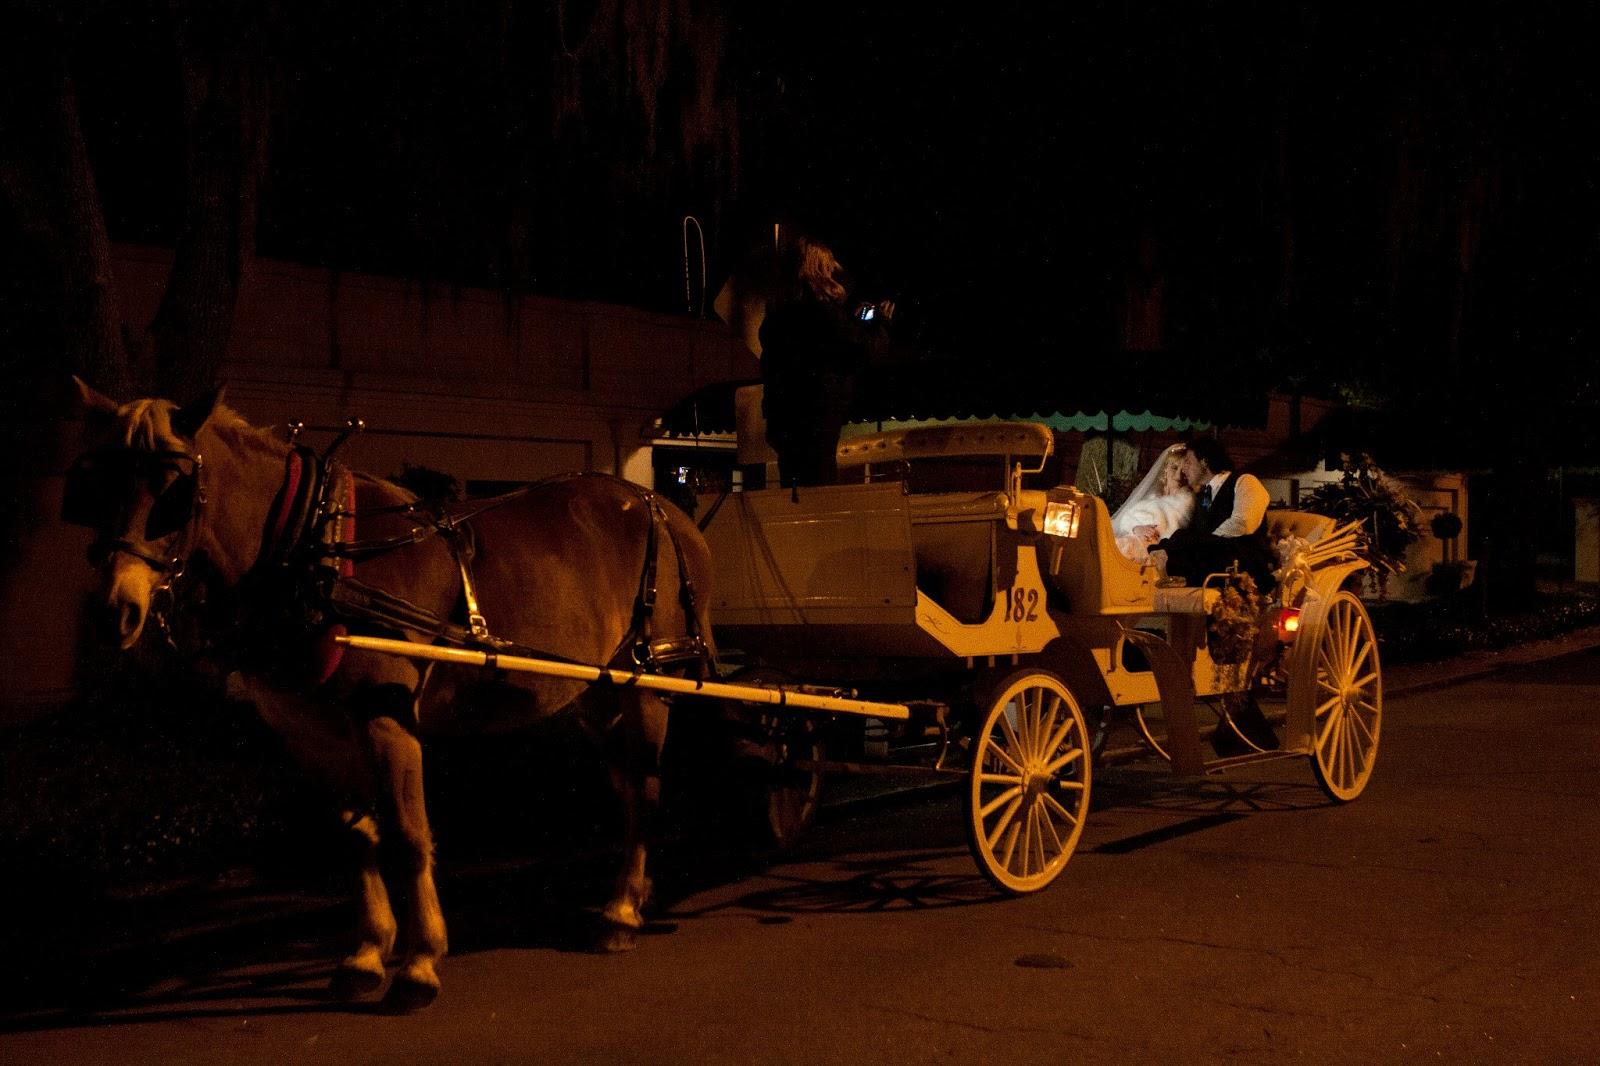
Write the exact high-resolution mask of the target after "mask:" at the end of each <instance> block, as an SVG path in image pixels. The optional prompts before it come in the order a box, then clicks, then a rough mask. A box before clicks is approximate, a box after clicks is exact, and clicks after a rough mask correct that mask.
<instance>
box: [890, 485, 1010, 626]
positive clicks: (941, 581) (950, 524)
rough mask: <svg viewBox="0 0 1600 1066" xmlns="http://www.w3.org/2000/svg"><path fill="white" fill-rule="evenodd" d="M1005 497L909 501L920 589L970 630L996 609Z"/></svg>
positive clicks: (954, 495)
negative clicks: (997, 546)
mask: <svg viewBox="0 0 1600 1066" xmlns="http://www.w3.org/2000/svg"><path fill="white" fill-rule="evenodd" d="M1006 502H1007V501H1006V496H1005V493H1003V492H940V493H934V494H930V495H926V496H908V497H907V498H906V503H907V508H908V510H909V513H910V514H909V516H910V519H911V549H912V552H913V553H914V554H915V556H916V561H917V588H919V589H921V590H922V591H923V592H924V593H926V594H927V596H928V598H930V599H932V600H933V601H934V602H935V603H937V604H938V605H939V606H941V607H943V608H944V609H945V610H947V611H949V612H950V613H951V614H952V615H954V616H955V618H956V619H957V620H958V621H960V622H961V623H963V624H965V625H976V624H977V623H979V622H982V621H984V620H986V619H987V618H988V617H989V614H990V612H991V611H992V610H993V609H994V551H995V548H994V544H995V530H996V528H997V526H998V524H999V523H1001V522H1003V521H1005V518H1006Z"/></svg>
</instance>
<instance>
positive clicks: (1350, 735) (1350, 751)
mask: <svg viewBox="0 0 1600 1066" xmlns="http://www.w3.org/2000/svg"><path fill="white" fill-rule="evenodd" d="M1351 717H1352V716H1351V715H1348V714H1347V715H1345V716H1344V749H1343V750H1344V762H1345V766H1346V767H1347V768H1348V769H1347V771H1346V773H1345V778H1344V780H1345V787H1346V788H1348V787H1350V786H1351V785H1353V784H1355V783H1356V778H1357V777H1359V776H1361V753H1360V752H1359V751H1358V750H1356V730H1355V727H1354V726H1352V725H1351V724H1350V719H1351Z"/></svg>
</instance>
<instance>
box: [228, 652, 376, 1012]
mask: <svg viewBox="0 0 1600 1066" xmlns="http://www.w3.org/2000/svg"><path fill="white" fill-rule="evenodd" d="M228 695H229V697H230V698H233V699H237V700H245V701H247V702H249V703H252V704H254V706H255V708H256V712H257V713H258V714H260V715H261V718H262V720H263V721H265V722H266V723H267V724H268V725H269V726H271V727H272V729H273V730H275V731H276V732H277V733H278V735H279V736H281V737H282V738H283V740H284V743H285V745H286V746H287V747H288V749H289V752H290V754H291V755H292V756H293V757H294V759H295V761H296V762H298V763H299V764H300V765H301V766H303V767H305V768H306V770H307V771H309V772H310V773H311V775H312V776H313V777H315V778H316V779H318V780H320V781H321V782H322V783H323V784H324V785H325V786H326V787H327V788H328V789H329V790H330V791H331V792H333V793H334V794H336V795H342V796H349V797H357V798H358V799H357V802H360V799H361V798H366V797H369V796H370V795H371V794H372V781H371V768H370V765H369V762H370V760H368V759H367V758H366V757H365V756H364V752H365V747H366V745H365V741H364V738H362V737H361V736H359V735H358V734H357V732H356V730H355V729H354V728H353V727H352V725H351V723H350V719H349V717H348V716H347V715H346V714H345V713H344V711H343V710H338V709H335V708H333V707H330V706H328V705H327V704H325V703H322V702H317V701H310V700H306V699H302V698H301V697H299V696H296V695H293V694H291V693H284V692H280V691H278V690H277V689H275V688H273V687H272V686H271V685H268V684H266V683H265V682H263V681H261V680H260V679H258V678H256V677H254V676H250V675H245V674H240V673H234V674H230V675H229V676H228ZM343 822H344V825H345V828H346V829H347V830H349V832H350V833H351V835H352V837H353V841H354V844H355V852H356V854H355V856H354V858H355V860H356V863H357V867H358V869H359V871H360V873H359V881H358V885H359V890H360V907H361V917H360V919H359V922H358V926H357V937H358V940H357V943H356V949H355V951H354V952H352V953H351V954H350V955H348V956H346V957H345V958H344V959H343V960H342V961H341V962H340V963H339V966H338V968H337V969H336V970H334V973H333V981H332V985H331V991H332V992H333V994H334V995H335V996H337V997H339V998H342V999H350V998H356V997H359V996H364V995H369V994H371V993H373V992H376V991H377V990H378V988H379V986H381V985H382V984H383V977H384V970H383V963H384V960H385V959H386V958H388V956H389V952H390V951H392V950H393V949H394V939H395V920H394V912H393V910H391V909H390V907H389V893H388V892H387V891H385V890H384V886H383V878H382V877H381V876H380V875H379V873H378V823H377V821H376V820H375V819H374V818H373V817H372V815H370V814H368V813H365V812H361V811H356V810H346V811H344V812H343Z"/></svg>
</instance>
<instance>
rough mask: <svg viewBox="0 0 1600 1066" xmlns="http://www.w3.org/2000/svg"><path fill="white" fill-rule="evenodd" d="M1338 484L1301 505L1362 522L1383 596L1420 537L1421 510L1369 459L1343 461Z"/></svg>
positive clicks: (1362, 456)
mask: <svg viewBox="0 0 1600 1066" xmlns="http://www.w3.org/2000/svg"><path fill="white" fill-rule="evenodd" d="M1340 459H1341V462H1340V467H1341V476H1340V478H1339V480H1338V481H1336V482H1331V483H1329V484H1326V485H1319V486H1318V487H1317V488H1316V489H1314V490H1313V491H1312V492H1311V493H1310V494H1309V495H1308V496H1305V497H1303V498H1302V499H1301V501H1300V506H1301V508H1302V509H1303V510H1306V511H1311V512H1313V513H1315V514H1324V515H1329V516H1331V517H1333V518H1336V519H1338V520H1339V521H1340V522H1341V523H1344V522H1359V523H1360V524H1361V528H1362V530H1363V531H1364V532H1365V533H1366V538H1365V542H1364V545H1363V547H1362V548H1361V552H1362V554H1363V555H1364V556H1365V558H1366V560H1367V561H1368V562H1369V563H1371V564H1372V574H1373V578H1374V580H1375V582H1376V584H1377V587H1378V593H1379V595H1380V596H1381V595H1382V594H1383V592H1384V590H1385V588H1386V586H1387V584H1388V578H1389V575H1390V574H1399V573H1404V572H1405V568H1406V564H1405V554H1406V549H1407V548H1409V547H1410V546H1411V545H1412V544H1413V543H1414V542H1415V541H1416V540H1417V538H1418V537H1420V536H1422V531H1423V529H1424V522H1423V518H1422V509H1421V508H1420V507H1418V506H1417V504H1416V501H1414V500H1412V499H1411V497H1409V496H1407V495H1406V493H1405V490H1404V489H1402V488H1401V487H1400V485H1399V484H1398V483H1397V482H1396V481H1395V480H1394V479H1393V478H1391V477H1389V476H1388V475H1387V474H1385V473H1384V472H1383V470H1382V469H1380V468H1379V466H1378V464H1377V463H1374V462H1373V461H1372V457H1371V456H1370V455H1367V454H1366V453H1364V452H1362V453H1358V454H1354V455H1351V454H1345V455H1343V456H1341V457H1340Z"/></svg>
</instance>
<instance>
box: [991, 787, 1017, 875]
mask: <svg viewBox="0 0 1600 1066" xmlns="http://www.w3.org/2000/svg"><path fill="white" fill-rule="evenodd" d="M1019 803H1020V801H1019ZM1021 832H1022V823H1020V822H1012V823H1011V831H1010V832H1009V833H1007V834H1006V847H1005V853H1004V854H1003V855H1001V856H1000V868H1001V869H1002V870H1010V869H1011V856H1012V855H1013V854H1014V853H1015V852H1016V850H1017V836H1018V835H1019V834H1020V833H1021ZM990 850H991V851H992V850H993V847H992V846H991V848H990Z"/></svg>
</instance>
